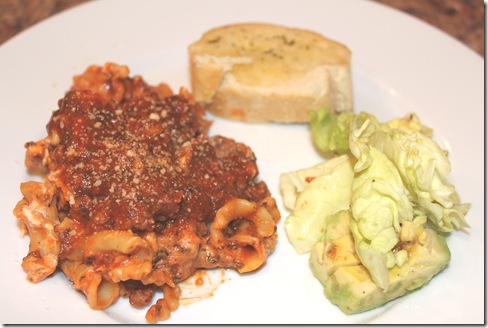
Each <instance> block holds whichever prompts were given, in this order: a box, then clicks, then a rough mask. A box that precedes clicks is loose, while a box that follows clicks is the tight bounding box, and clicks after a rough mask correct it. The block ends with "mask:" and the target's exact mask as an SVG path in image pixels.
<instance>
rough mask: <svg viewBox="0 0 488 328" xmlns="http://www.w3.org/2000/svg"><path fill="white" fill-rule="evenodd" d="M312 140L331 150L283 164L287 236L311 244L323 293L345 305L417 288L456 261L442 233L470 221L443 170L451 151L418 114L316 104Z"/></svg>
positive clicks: (302, 249) (300, 248)
mask: <svg viewBox="0 0 488 328" xmlns="http://www.w3.org/2000/svg"><path fill="white" fill-rule="evenodd" d="M310 130H311V133H312V137H313V140H314V143H315V145H316V146H317V148H318V149H320V150H321V151H323V152H324V153H328V154H333V155H334V156H333V157H332V158H331V159H329V160H327V161H324V162H323V163H320V164H318V165H315V166H312V167H309V168H304V169H299V170H297V171H295V172H287V173H283V174H282V175H281V177H280V189H281V192H282V194H283V199H284V204H285V206H286V207H287V208H288V209H289V210H290V215H289V216H288V217H287V218H286V219H285V222H284V224H285V230H286V233H287V236H288V239H289V241H290V242H291V244H292V245H293V246H294V248H295V250H296V251H297V252H298V253H309V254H310V267H311V269H312V272H313V274H314V276H315V277H316V278H317V279H319V280H320V282H321V283H322V285H323V286H324V292H325V295H326V296H327V297H328V298H329V299H330V300H331V301H332V302H333V303H334V304H336V305H337V306H339V307H340V309H341V310H342V311H344V312H345V313H348V314H349V313H357V312H362V311H366V310H369V309H372V308H375V307H378V306H380V305H383V304H384V303H386V302H388V301H390V300H392V299H394V298H397V297H399V296H402V295H404V294H406V293H407V292H409V291H412V290H415V289H417V288H419V287H421V286H423V285H425V284H426V283H428V282H429V281H430V279H431V278H432V277H433V276H434V275H436V274H437V273H438V272H440V271H441V270H443V269H444V268H445V267H446V266H447V264H448V263H449V261H450V258H451V254H450V251H449V248H448V246H447V243H446V240H445V237H446V236H447V235H448V234H449V233H450V232H451V231H453V230H460V229H463V228H469V225H468V223H467V222H466V220H465V215H466V214H467V211H468V209H469V204H465V203H461V201H460V197H459V195H458V194H457V192H456V190H455V187H454V186H453V185H452V184H451V183H450V182H449V181H448V180H447V176H448V174H449V173H450V171H451V164H450V162H449V160H448V154H447V152H446V151H445V150H443V149H442V148H441V147H440V146H439V145H438V144H437V143H436V142H435V141H434V140H433V139H432V129H430V128H428V127H426V126H424V125H423V124H422V123H421V122H420V120H419V119H418V117H417V116H416V115H415V114H409V115H407V116H405V117H403V118H399V119H394V120H391V121H388V122H379V121H378V119H377V118H376V117H375V116H373V115H371V114H369V113H364V112H361V113H357V114H356V113H353V112H342V113H334V112H331V111H329V110H327V109H323V110H321V111H318V112H314V113H312V117H311V122H310Z"/></svg>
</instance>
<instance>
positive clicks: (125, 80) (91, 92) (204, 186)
mask: <svg viewBox="0 0 488 328" xmlns="http://www.w3.org/2000/svg"><path fill="white" fill-rule="evenodd" d="M58 107H59V108H58V109H57V110H56V111H54V112H53V114H52V117H51V119H50V121H49V123H48V124H47V136H46V137H45V138H44V139H41V140H39V141H35V142H28V143H26V149H27V152H26V158H25V165H26V166H27V167H28V168H29V170H30V171H32V172H35V173H37V174H40V175H41V176H42V178H43V181H42V182H34V181H31V182H26V183H22V184H21V192H22V195H23V199H22V200H20V201H19V203H18V204H17V206H16V207H15V209H14V215H15V216H16V217H17V219H18V220H19V221H20V222H21V226H22V232H23V234H28V235H29V237H30V246H29V252H28V254H27V256H26V257H25V258H24V259H23V262H22V267H23V269H24V270H25V271H26V272H27V277H28V279H29V280H30V281H32V282H34V283H37V282H40V281H42V280H43V279H45V278H46V277H48V276H50V275H51V274H53V273H54V272H55V271H56V270H58V269H59V270H61V271H62V272H64V274H65V275H66V277H67V278H68V279H69V280H70V281H72V283H73V285H74V287H75V288H76V289H78V290H80V291H81V292H82V293H83V294H84V295H85V296H86V299H87V302H88V305H89V306H90V307H91V308H93V309H97V310H100V309H105V308H106V307H108V306H110V305H111V304H113V303H114V302H115V301H116V300H117V299H118V298H119V297H124V298H128V299H129V302H130V304H131V305H133V306H135V307H138V308H144V307H149V308H148V310H147V314H146V319H147V321H148V322H150V323H155V322H157V321H159V320H165V319H167V318H169V317H170V315H171V312H173V311H175V310H176V309H177V308H178V306H179V300H178V299H179V296H180V294H181V290H180V287H179V286H178V284H179V283H180V282H182V281H184V280H185V279H187V278H188V277H190V276H191V275H192V274H193V273H194V272H195V271H196V270H197V269H207V268H216V267H221V268H229V269H235V270H237V271H239V272H249V271H253V270H256V269H258V268H259V267H261V265H262V264H263V263H264V262H265V261H266V260H267V257H268V256H269V255H270V254H271V253H272V252H273V250H274V248H275V245H276V242H277V232H276V224H277V222H278V221H279V220H280V213H279V211H278V208H277V206H276V202H275V200H274V198H273V197H272V196H271V194H270V192H269V190H268V188H267V186H266V184H265V183H264V182H263V181H258V180H257V176H258V168H257V165H256V158H255V156H254V153H253V152H252V150H251V149H250V148H249V147H248V146H246V145H244V144H241V143H238V142H236V141H234V140H231V139H228V138H225V137H222V136H212V137H210V136H209V135H208V130H209V127H210V122H209V121H207V120H206V118H205V113H204V110H203V109H202V108H201V107H200V106H198V105H196V104H195V103H194V102H193V100H192V97H191V95H190V94H189V93H188V92H187V91H186V90H185V89H184V88H182V89H181V90H180V92H179V94H173V93H172V92H171V89H170V88H169V87H168V86H167V85H165V84H161V85H159V86H150V85H148V84H147V83H146V82H145V81H144V80H143V79H142V78H141V77H140V76H134V77H130V76H129V69H128V68H127V67H126V66H120V65H116V64H113V63H107V64H105V65H104V66H91V67H89V68H88V69H87V70H86V71H85V72H84V73H83V74H81V75H79V76H75V77H74V79H73V86H72V87H71V88H70V90H69V91H68V92H67V93H66V95H65V96H64V97H63V98H62V99H60V100H59V102H58ZM156 291H162V292H163V295H164V297H163V298H161V299H159V300H156V301H155V302H153V298H154V295H155V293H156ZM151 304H152V305H151Z"/></svg>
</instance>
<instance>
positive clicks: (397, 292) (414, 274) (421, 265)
mask: <svg viewBox="0 0 488 328" xmlns="http://www.w3.org/2000/svg"><path fill="white" fill-rule="evenodd" d="M350 215H351V214H350V211H341V212H339V213H338V214H336V215H335V216H334V217H333V218H331V219H330V221H329V224H330V225H331V226H329V225H328V226H327V229H326V231H328V232H327V234H328V235H326V236H325V238H324V240H325V241H323V242H319V243H317V244H315V245H314V246H313V248H312V251H311V253H310V267H311V269H312V272H313V274H314V276H315V277H316V278H317V279H318V280H319V281H320V282H321V283H322V285H323V286H324V293H325V295H326V296H327V298H328V299H329V300H330V301H331V302H332V303H334V304H336V305H337V306H338V307H339V308H340V309H341V310H342V311H343V312H344V313H346V314H353V313H359V312H363V311H367V310H371V309H373V308H376V307H379V306H381V305H383V304H385V303H387V302H389V301H391V300H393V299H395V298H398V297H400V296H403V295H405V294H406V293H408V292H410V291H413V290H415V289H418V288H420V287H422V286H424V285H426V284H427V283H428V282H429V281H430V279H432V277H433V276H435V275H436V274H437V273H438V272H440V271H441V270H443V269H444V268H445V267H446V266H447V264H448V263H449V261H450V259H451V253H450V251H449V248H448V247H447V243H446V241H445V239H444V237H442V236H440V235H438V234H437V233H436V232H435V231H434V230H431V229H427V228H425V229H424V228H423V227H422V231H421V232H420V233H417V234H416V238H415V239H412V240H408V241H403V242H402V243H401V244H399V245H397V249H398V251H400V250H405V251H407V252H408V260H407V261H406V262H405V263H404V264H403V265H402V266H401V267H399V266H397V265H395V266H393V267H392V268H391V269H389V278H390V283H389V288H388V290H387V291H383V289H382V288H380V287H379V286H377V285H376V284H375V283H374V282H373V280H372V279H371V276H370V274H369V272H368V270H367V269H366V267H365V266H364V265H362V264H361V261H360V260H359V257H358V256H357V254H356V251H355V246H354V239H353V237H352V234H351V232H350V230H349V231H348V229H347V226H348V225H347V223H346V222H348V220H349V219H351V217H350ZM331 231H335V232H334V233H333V232H331Z"/></svg>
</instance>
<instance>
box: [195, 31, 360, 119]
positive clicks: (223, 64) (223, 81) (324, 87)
mask: <svg viewBox="0 0 488 328" xmlns="http://www.w3.org/2000/svg"><path fill="white" fill-rule="evenodd" d="M350 57H351V52H350V50H349V49H348V48H347V47H346V46H344V45H342V44H341V43H338V42H336V41H333V40H330V39H328V38H325V37H324V36H322V35H320V34H318V33H315V32H312V31H308V30H303V29H296V28H289V27H284V26H279V25H272V24H259V23H248V24H233V25H226V26H222V27H218V28H215V29H212V30H210V31H208V32H206V33H205V34H203V35H202V37H201V38H200V40H198V41H196V42H195V43H193V44H191V45H190V46H189V58H190V76H191V86H192V93H193V95H194V97H195V100H196V101H198V102H201V103H204V104H205V105H206V107H207V108H208V109H209V110H210V111H211V112H213V113H214V114H216V115H219V116H222V117H225V118H230V119H236V120H244V121H251V122H255V121H274V122H285V123H294V122H307V121H309V111H310V110H317V109H320V108H322V107H329V108H332V109H333V110H337V111H342V110H352V85H351V84H352V83H351V75H350Z"/></svg>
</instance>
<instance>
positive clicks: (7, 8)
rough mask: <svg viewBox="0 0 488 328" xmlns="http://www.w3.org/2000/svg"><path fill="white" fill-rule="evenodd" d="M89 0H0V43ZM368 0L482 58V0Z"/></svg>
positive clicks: (483, 50) (483, 41)
mask: <svg viewBox="0 0 488 328" xmlns="http://www.w3.org/2000/svg"><path fill="white" fill-rule="evenodd" d="M88 1H100V0H0V45H1V44H2V43H4V42H5V41H7V40H8V39H10V38H12V37H14V36H15V35H16V34H18V33H19V32H21V31H23V30H24V29H26V28H28V27H30V26H32V25H34V24H35V23H37V22H39V21H41V20H43V19H46V18H47V17H49V16H51V15H53V14H56V13H58V12H61V11H63V10H66V9H68V8H71V7H74V6H77V5H79V4H81V3H84V2H88ZM369 1H375V2H379V3H383V4H385V5H387V6H390V7H392V8H396V9H398V10H401V11H403V12H406V13H408V14H410V15H413V16H415V17H417V18H419V19H421V20H423V21H425V22H427V23H429V24H431V25H433V26H436V27H437V28H439V29H441V30H443V31H445V32H446V33H448V34H449V35H451V36H452V37H454V38H456V39H458V40H459V41H461V42H462V43H464V44H465V45H467V46H468V47H469V48H471V49H473V50H474V51H475V52H476V53H478V54H479V55H480V56H482V57H484V52H485V40H484V39H485V26H484V24H485V7H484V1H483V0H369Z"/></svg>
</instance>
